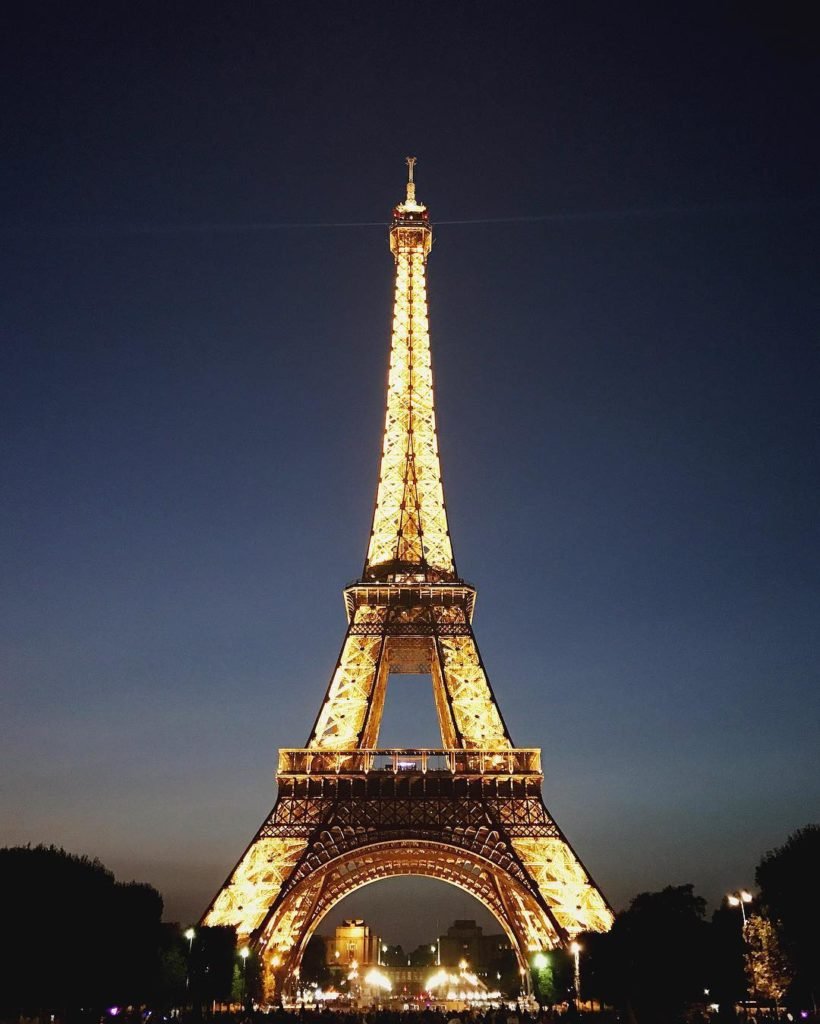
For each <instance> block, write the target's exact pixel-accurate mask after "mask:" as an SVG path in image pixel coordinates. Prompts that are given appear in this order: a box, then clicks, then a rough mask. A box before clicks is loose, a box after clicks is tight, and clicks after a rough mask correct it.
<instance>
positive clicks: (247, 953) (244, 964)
mask: <svg viewBox="0 0 820 1024" xmlns="http://www.w3.org/2000/svg"><path fill="white" fill-rule="evenodd" d="M239 955H240V956H241V957H242V1006H243V1007H244V1006H245V1004H246V1003H247V1001H248V976H247V971H248V957H249V956H250V955H251V951H250V950H249V949H248V947H247V946H243V947H242V948H241V949H240V950H239Z"/></svg>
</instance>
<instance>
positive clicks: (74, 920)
mask: <svg viewBox="0 0 820 1024" xmlns="http://www.w3.org/2000/svg"><path fill="white" fill-rule="evenodd" d="M818 864H820V826H816V825H811V826H807V827H806V828H804V829H801V830H800V831H798V832H796V833H795V834H794V835H792V836H791V837H789V839H788V840H787V842H786V843H785V844H784V845H783V846H782V847H780V848H779V849H776V850H773V851H771V852H770V853H768V854H766V856H764V857H763V859H762V860H761V862H760V864H759V865H758V868H757V871H756V874H755V880H756V882H757V887H758V890H759V891H758V894H757V895H756V896H755V897H754V898H753V899H752V898H751V896H750V897H749V902H745V903H744V904H743V906H742V907H741V906H740V905H738V904H736V905H735V906H730V905H729V904H728V903H726V902H724V904H723V905H722V906H721V907H720V908H718V909H717V910H716V911H715V912H714V914H713V915H712V917H711V919H707V916H706V905H705V901H704V900H703V899H701V898H700V897H699V896H697V895H695V893H694V891H693V888H692V886H691V885H681V886H670V887H667V888H666V889H663V890H661V891H660V892H652V893H641V894H640V895H638V896H636V897H635V899H634V900H633V901H632V903H631V904H630V906H629V907H628V908H627V909H626V910H624V911H622V912H621V913H619V914H618V915H617V918H616V921H615V925H614V927H613V928H612V930H611V931H610V932H609V933H608V934H605V935H599V934H594V933H587V934H585V935H582V936H579V943H580V945H581V947H582V950H581V953H580V960H579V967H580V981H581V992H580V995H581V997H582V999H583V1000H596V1001H598V1002H600V1003H603V1004H606V1005H608V1006H610V1007H613V1008H614V1013H615V1015H616V1016H617V1017H619V1018H620V1019H623V1020H628V1021H630V1022H637V1024H676V1022H678V1021H683V1020H688V1021H692V1020H697V1019H698V1016H699V1015H701V1014H703V1013H705V1012H706V1010H707V1007H708V1006H709V1004H718V1006H719V1007H720V1011H719V1015H718V1016H719V1018H720V1019H723V1020H730V1019H733V1018H734V1016H735V1007H736V1006H737V1005H742V1004H743V1003H744V1002H746V1003H751V1004H758V1006H760V1007H762V1006H767V1007H772V1008H773V1010H774V1011H775V1012H777V1013H779V1012H780V1010H781V1009H784V1010H788V1011H789V1012H791V1013H792V1014H793V1017H794V1018H795V1019H798V1020H800V1019H805V1018H802V1012H807V1013H808V1014H809V1019H817V1020H820V1015H818V1011H817V1003H818V1002H820V887H818V886H817V885H816V881H815V877H814V876H815V872H816V868H817V865H818ZM0 886H2V896H3V914H2V915H0V947H2V950H3V952H2V962H1V963H0V969H1V970H2V980H1V981H0V1020H2V1021H12V1020H17V1019H18V1018H19V1017H20V1016H21V1015H26V1016H38V1017H40V1018H41V1019H43V1018H45V1019H46V1020H48V1016H49V1015H50V1014H55V1015H56V1017H57V1018H58V1019H59V1020H60V1021H69V1022H73V1021H80V1020H88V1021H89V1022H91V1021H93V1022H96V1021H98V1020H99V1018H100V1014H101V1012H102V1011H103V1010H104V1009H105V1008H106V1007H111V1006H120V1007H121V1006H137V1007H140V1006H142V1007H150V1008H151V1009H153V1010H156V1011H164V1010H171V1009H172V1008H180V1007H183V1008H184V1007H188V1008H197V1007H199V1008H207V1007H209V1006H211V1005H213V1004H214V1003H215V1002H216V1003H229V1002H233V1003H236V1004H238V1003H246V1004H248V1003H249V1002H250V1000H251V999H253V998H254V997H259V996H260V995H261V986H260V971H259V964H258V962H257V960H256V958H255V957H254V956H253V955H251V956H250V957H249V958H248V959H247V961H245V960H243V959H241V958H240V957H239V956H238V955H237V954H238V950H237V948H236V938H235V935H234V932H233V930H232V929H230V928H197V929H196V934H195V937H194V938H193V939H192V940H191V941H189V940H188V939H186V937H185V935H184V934H183V933H182V931H181V929H180V928H179V927H178V926H176V925H168V924H163V923H162V920H161V919H162V897H161V896H160V894H159V893H158V892H157V891H156V889H154V888H152V887H151V886H149V885H144V884H139V883H136V882H129V883H121V882H117V881H116V880H115V878H114V876H113V875H112V874H111V872H110V871H107V870H106V869H105V868H104V867H103V866H102V865H101V864H100V863H99V862H98V861H94V860H89V859H88V858H87V857H78V856H74V855H71V854H68V853H66V852H65V851H64V850H59V849H56V848H55V847H42V846H40V847H34V848H29V847H15V848H10V849H0ZM744 912H745V916H746V925H745V927H744V926H743V914H744ZM324 960H325V958H324V955H323V949H322V944H321V943H319V942H318V941H317V942H316V943H312V944H311V945H310V946H309V948H308V951H307V954H306V956H305V958H304V960H303V964H302V978H303V980H304V981H305V982H309V981H311V980H315V981H317V982H320V983H324V982H326V980H327V967H326V964H325V962H324ZM533 961H534V962H533V970H532V981H533V987H534V991H535V995H536V997H537V998H538V1001H539V1003H541V1005H542V1006H544V1007H545V1008H546V1010H545V1013H546V1016H544V1015H542V1019H543V1020H549V1019H553V1017H552V1016H550V1014H551V1013H552V1012H553V1011H552V1010H551V1009H550V1007H555V1008H556V1012H557V1010H558V1008H561V1010H562V1012H563V1011H567V1012H570V1013H571V1011H572V1003H573V997H574V994H575V993H574V982H575V972H574V960H573V956H572V954H571V953H570V952H569V951H565V950H553V951H551V952H549V953H548V954H547V955H546V957H544V958H539V961H538V965H536V962H535V958H533ZM314 975H315V978H314ZM511 977H513V975H512V974H511ZM516 994H517V993H516V992H515V991H512V989H511V991H510V992H509V995H512V996H514V995H516ZM280 1015H281V1012H280ZM286 1016H287V1019H288V1020H292V1019H293V1015H286ZM229 1019H230V1018H228V1017H226V1021H227V1020H229ZM283 1019H284V1018H283ZM309 1019H310V1020H312V1021H318V1020H319V1019H320V1015H319V1014H314V1015H312V1016H311V1017H310V1018H309ZM321 1019H322V1020H324V1017H321ZM328 1019H330V1018H328ZM357 1019H358V1020H360V1019H361V1015H359V1017H358V1018H357ZM489 1019H490V1020H491V1021H492V1024H495V1018H494V1017H493V1018H489ZM596 1019H597V1020H598V1021H599V1022H601V1024H603V1021H604V1020H605V1019H606V1017H605V1016H597V1017H596ZM613 1019H615V1017H613ZM764 1019H766V1018H765V1015H764V1014H762V1013H761V1014H759V1015H758V1020H759V1021H762V1020H764ZM772 1019H773V1018H772ZM781 1019H784V1020H785V1019H786V1018H785V1015H783V1016H781ZM267 1020H268V1021H269V1022H270V1020H271V1018H270V1017H268V1018H267ZM333 1021H334V1024H340V1017H339V1015H338V1014H336V1015H335V1016H334V1017H333ZM373 1021H374V1022H375V1024H389V1022H387V1021H386V1018H384V1020H383V1019H382V1018H381V1017H380V1018H378V1019H377V1018H373Z"/></svg>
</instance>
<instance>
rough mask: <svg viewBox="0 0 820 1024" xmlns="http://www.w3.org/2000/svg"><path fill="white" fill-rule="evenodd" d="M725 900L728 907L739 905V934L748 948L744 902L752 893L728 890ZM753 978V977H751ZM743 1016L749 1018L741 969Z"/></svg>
mask: <svg viewBox="0 0 820 1024" xmlns="http://www.w3.org/2000/svg"><path fill="white" fill-rule="evenodd" d="M726 902H727V903H728V904H729V906H730V907H740V915H741V918H742V919H743V924H742V926H741V935H742V937H743V946H744V948H746V949H748V945H749V940H748V938H747V936H746V924H747V919H746V904H747V903H751V902H752V894H751V893H750V892H748V891H747V890H746V889H739V890H738V891H737V892H729V893H727V894H726ZM753 980H754V977H753ZM743 1016H744V1018H745V1019H746V1020H748V1019H749V993H748V989H747V987H746V971H745V970H744V971H743Z"/></svg>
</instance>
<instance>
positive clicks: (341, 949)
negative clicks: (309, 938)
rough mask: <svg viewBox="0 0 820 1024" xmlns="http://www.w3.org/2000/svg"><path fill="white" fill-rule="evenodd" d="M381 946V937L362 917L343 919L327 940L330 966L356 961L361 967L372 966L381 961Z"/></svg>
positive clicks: (345, 964) (340, 965)
mask: <svg viewBox="0 0 820 1024" xmlns="http://www.w3.org/2000/svg"><path fill="white" fill-rule="evenodd" d="M380 946H381V939H380V938H379V936H378V935H374V934H373V932H371V931H370V925H369V924H365V922H364V920H363V919H362V918H360V917H357V918H351V919H349V920H346V921H342V923H341V924H340V925H338V926H337V928H336V931H335V932H334V933H333V937H332V938H329V939H327V940H326V948H327V963H328V966H329V967H348V966H349V965H350V964H352V963H354V962H355V963H356V964H357V965H358V966H359V967H371V966H373V965H375V964H378V963H379V962H380V956H379V947H380Z"/></svg>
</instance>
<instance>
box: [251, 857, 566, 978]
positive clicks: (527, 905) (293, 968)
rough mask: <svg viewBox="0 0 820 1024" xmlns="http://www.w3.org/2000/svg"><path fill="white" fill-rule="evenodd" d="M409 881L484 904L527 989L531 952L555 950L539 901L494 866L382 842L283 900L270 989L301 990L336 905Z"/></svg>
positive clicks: (270, 933)
mask: <svg viewBox="0 0 820 1024" xmlns="http://www.w3.org/2000/svg"><path fill="white" fill-rule="evenodd" d="M409 875H413V876H417V877H422V878H434V879H436V880H438V881H443V882H447V883H449V884H451V885H453V886H455V887H457V888H459V889H461V890H462V891H464V892H466V893H467V894H468V895H470V896H472V897H473V898H474V899H476V900H478V902H479V903H480V904H481V905H482V906H484V907H485V908H486V909H487V910H488V911H489V913H490V914H491V915H492V916H493V918H494V919H495V920H496V921H498V923H499V925H500V926H501V928H502V929H503V931H504V933H505V934H506V935H507V937H508V939H509V940H510V945H511V946H512V949H513V951H514V953H515V956H516V959H517V961H518V964H519V970H520V971H521V973H522V975H523V977H524V979H525V983H526V982H527V981H528V978H529V972H528V970H527V957H528V953H530V952H532V951H533V950H536V949H543V948H547V947H549V946H552V945H554V944H555V941H556V939H555V936H553V935H546V934H544V933H543V929H542V927H540V922H541V921H542V920H543V913H542V910H541V908H540V907H539V906H538V903H537V901H536V900H535V899H534V897H533V895H532V894H531V893H530V892H528V891H527V889H526V888H525V887H524V886H523V885H522V884H521V883H520V882H518V881H517V880H516V879H514V878H512V877H511V876H510V874H509V872H508V871H506V870H504V869H503V868H502V867H500V866H499V865H497V864H494V863H493V861H492V860H490V859H488V858H485V857H482V856H480V855H478V854H476V853H474V852H472V851H468V850H464V849H463V848H457V847H453V846H449V845H447V844H444V843H439V842H433V841H415V842H412V843H410V842H405V843H395V842H381V843H374V844H371V845H367V846H364V847H360V848H358V849H355V850H352V851H349V852H346V853H343V854H341V855H340V856H338V857H336V858H334V859H333V860H331V861H329V862H328V863H327V864H325V865H324V866H323V867H322V868H320V869H318V870H317V871H315V872H313V873H312V874H311V875H310V876H309V877H308V878H307V879H305V880H304V881H303V882H302V883H301V884H300V885H298V886H296V887H295V888H294V889H293V890H292V892H290V893H289V894H288V896H287V897H286V898H285V899H284V900H283V901H282V903H281V905H280V907H279V909H278V911H277V912H276V913H275V914H274V915H273V916H272V917H271V918H270V920H269V921H268V922H267V924H266V926H265V927H264V928H263V929H262V931H261V933H260V935H259V939H258V942H259V949H260V952H261V955H262V960H263V965H264V973H265V982H266V986H265V987H266V989H267V991H268V992H273V991H277V992H281V991H283V990H286V989H288V988H291V987H292V986H293V985H294V984H295V982H296V979H297V978H298V974H299V967H300V964H301V960H302V956H303V954H304V950H305V947H306V946H307V943H308V941H309V939H310V937H311V935H313V933H314V932H315V931H316V928H317V927H318V926H319V924H320V923H321V921H322V920H323V919H324V918H325V916H326V915H327V914H328V913H329V912H330V911H331V910H332V909H333V907H335V906H336V905H337V904H338V903H340V902H341V901H342V900H343V899H345V898H346V897H347V896H349V895H351V894H352V893H353V892H356V891H357V890H358V889H361V888H363V887H364V886H366V885H370V884H371V883H373V882H378V881H382V880H383V879H386V878H394V877H399V876H409Z"/></svg>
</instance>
